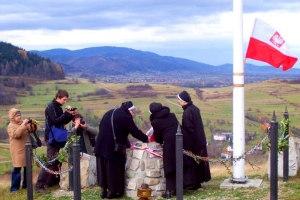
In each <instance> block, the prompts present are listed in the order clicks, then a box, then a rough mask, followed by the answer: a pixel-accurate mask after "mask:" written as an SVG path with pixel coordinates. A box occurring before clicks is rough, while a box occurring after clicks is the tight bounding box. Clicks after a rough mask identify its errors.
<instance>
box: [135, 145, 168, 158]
mask: <svg viewBox="0 0 300 200" xmlns="http://www.w3.org/2000/svg"><path fill="white" fill-rule="evenodd" d="M133 148H134V149H139V150H144V151H147V152H149V153H151V154H152V155H154V156H156V157H159V158H162V155H159V154H158V153H155V151H162V148H159V149H151V148H149V147H145V148H142V147H138V146H136V145H134V146H133Z"/></svg>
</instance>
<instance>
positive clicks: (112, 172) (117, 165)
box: [96, 156, 126, 194]
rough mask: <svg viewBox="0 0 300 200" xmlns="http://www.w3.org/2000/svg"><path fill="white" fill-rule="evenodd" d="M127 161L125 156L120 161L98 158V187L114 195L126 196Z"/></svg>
mask: <svg viewBox="0 0 300 200" xmlns="http://www.w3.org/2000/svg"><path fill="white" fill-rule="evenodd" d="M125 161H126V158H125V156H124V159H123V158H122V160H118V161H113V160H108V159H106V158H103V157H102V156H96V164H97V181H98V185H99V186H100V187H103V188H106V189H108V190H109V191H110V192H112V193H119V194H124V188H125Z"/></svg>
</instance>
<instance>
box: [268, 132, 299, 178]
mask: <svg viewBox="0 0 300 200" xmlns="http://www.w3.org/2000/svg"><path fill="white" fill-rule="evenodd" d="M299 167H300V138H297V137H289V176H296V175H297V171H298V169H299ZM267 173H268V176H270V154H269V159H268V171H267ZM278 176H279V177H283V153H278Z"/></svg>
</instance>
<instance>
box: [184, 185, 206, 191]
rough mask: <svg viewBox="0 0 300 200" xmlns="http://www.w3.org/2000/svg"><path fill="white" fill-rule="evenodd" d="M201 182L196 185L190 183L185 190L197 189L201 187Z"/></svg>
mask: <svg viewBox="0 0 300 200" xmlns="http://www.w3.org/2000/svg"><path fill="white" fill-rule="evenodd" d="M201 187H202V186H201V184H196V185H191V186H189V187H187V188H186V189H187V190H198V189H199V188H201Z"/></svg>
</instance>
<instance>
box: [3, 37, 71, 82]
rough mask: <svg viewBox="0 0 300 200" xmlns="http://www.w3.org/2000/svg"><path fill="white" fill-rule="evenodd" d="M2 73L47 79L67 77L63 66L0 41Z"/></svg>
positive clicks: (4, 74)
mask: <svg viewBox="0 0 300 200" xmlns="http://www.w3.org/2000/svg"><path fill="white" fill-rule="evenodd" d="M0 75H1V76H27V77H34V78H42V79H46V80H52V79H62V78H64V77H65V72H64V70H63V68H62V67H61V66H60V65H59V64H57V63H53V62H51V60H50V59H45V58H43V57H41V56H38V55H37V54H35V53H30V52H27V51H26V50H24V49H21V48H19V47H16V46H13V45H12V44H10V43H6V42H0Z"/></svg>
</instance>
